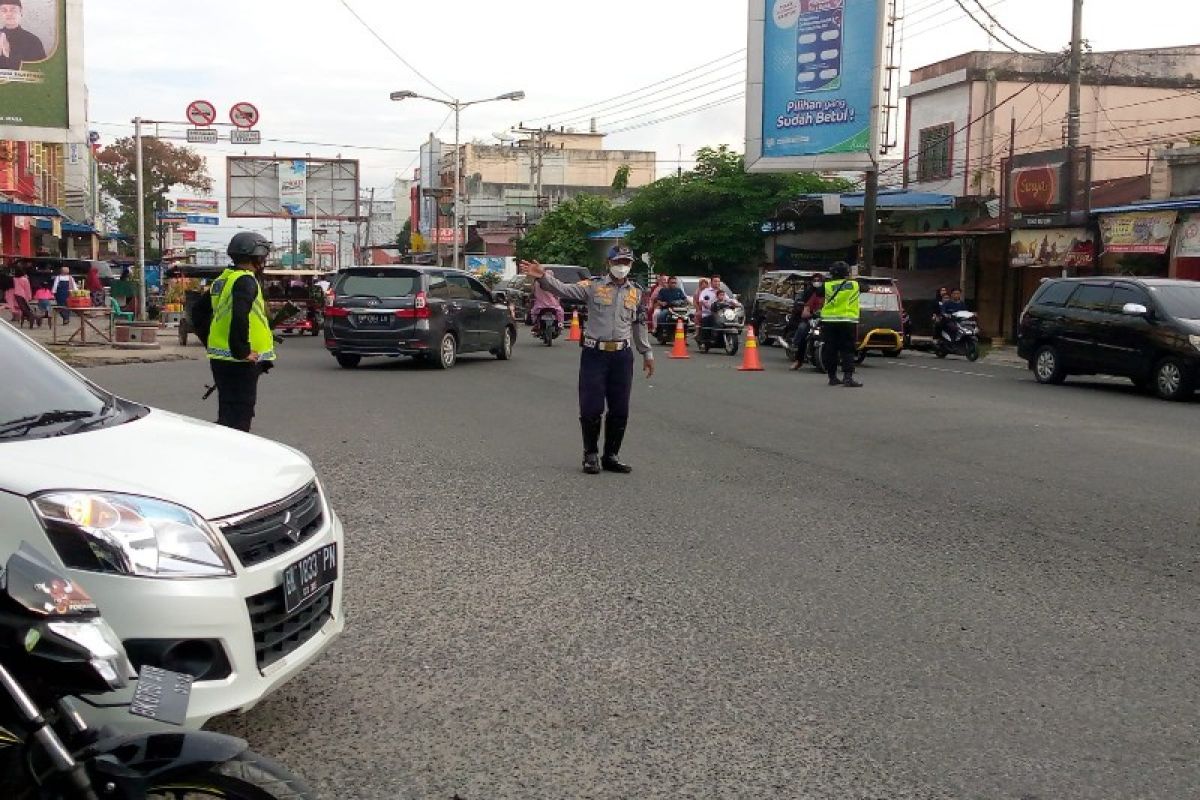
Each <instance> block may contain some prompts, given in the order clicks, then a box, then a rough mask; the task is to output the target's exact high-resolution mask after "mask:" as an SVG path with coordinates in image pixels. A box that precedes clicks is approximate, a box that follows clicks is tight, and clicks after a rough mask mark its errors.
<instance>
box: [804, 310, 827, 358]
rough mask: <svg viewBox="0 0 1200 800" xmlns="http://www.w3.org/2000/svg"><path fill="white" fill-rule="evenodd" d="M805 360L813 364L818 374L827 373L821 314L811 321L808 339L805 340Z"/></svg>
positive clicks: (814, 315)
mask: <svg viewBox="0 0 1200 800" xmlns="http://www.w3.org/2000/svg"><path fill="white" fill-rule="evenodd" d="M804 360H805V361H807V362H808V363H809V364H811V365H812V367H813V369H815V370H816V371H817V372H824V371H825V355H824V344H823V343H822V337H821V315H820V314H813V317H812V319H810V320H809V327H808V338H807V339H805V340H804Z"/></svg>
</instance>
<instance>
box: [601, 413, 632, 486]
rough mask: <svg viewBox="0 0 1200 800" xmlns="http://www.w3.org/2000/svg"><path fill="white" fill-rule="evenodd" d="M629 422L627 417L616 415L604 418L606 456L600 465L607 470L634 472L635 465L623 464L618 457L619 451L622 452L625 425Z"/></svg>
mask: <svg viewBox="0 0 1200 800" xmlns="http://www.w3.org/2000/svg"><path fill="white" fill-rule="evenodd" d="M628 423H629V419H628V418H627V417H614V416H613V415H612V414H609V415H608V416H606V417H605V418H604V458H603V459H601V460H600V465H601V466H602V467H604V469H605V471H607V472H620V473H621V474H624V475H627V474H629V473H630V472H633V467H631V466H629V465H628V464H622V463H621V462H620V461H619V460H618V459H617V453H619V452H621V440H622V439H624V438H625V426H626V425H627V424H628Z"/></svg>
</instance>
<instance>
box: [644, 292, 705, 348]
mask: <svg viewBox="0 0 1200 800" xmlns="http://www.w3.org/2000/svg"><path fill="white" fill-rule="evenodd" d="M680 320H682V321H683V333H684V335H685V336H688V335H691V333H692V331H694V330H695V329H696V323H695V322H693V321H692V312H691V309H690V308H689V307H688V304H687V303H674V304H672V305H669V306H667V307H666V308H660V309H659V310H658V312H657V315H656V316H655V317H654V338H655V339H657V340H658V343H659V344H660V345H662V346H663V347H666V346H667V345H668V344H670V343H671V342H672V341H674V339H675V328H677V327H678V326H679V321H680Z"/></svg>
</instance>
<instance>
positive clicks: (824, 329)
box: [821, 261, 862, 388]
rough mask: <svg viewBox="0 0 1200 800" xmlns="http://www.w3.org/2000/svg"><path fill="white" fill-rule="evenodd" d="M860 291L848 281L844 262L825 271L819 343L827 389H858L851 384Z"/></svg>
mask: <svg viewBox="0 0 1200 800" xmlns="http://www.w3.org/2000/svg"><path fill="white" fill-rule="evenodd" d="M861 291H862V290H861V288H860V287H859V284H858V281H856V280H851V279H850V266H849V265H848V264H847V263H846V262H845V261H839V262H837V263H836V264H834V265H833V266H832V267H830V268H829V280H827V281H825V304H824V305H823V306H822V307H821V340H822V343H823V347H822V349H823V351H824V355H825V372H826V374H827V375H829V385H830V386H850V387H855V388H857V387H859V386H862V384H861V383H859V382H858V381H856V380H854V357H855V355H856V350H857V349H858V306H859V296H860V294H861ZM839 361H840V362H841V366H842V379H841V380H838V377H837V370H838V362H839Z"/></svg>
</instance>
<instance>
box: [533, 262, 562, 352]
mask: <svg viewBox="0 0 1200 800" xmlns="http://www.w3.org/2000/svg"><path fill="white" fill-rule="evenodd" d="M546 274H547V275H549V276H550V277H551V278H553V277H554V273H553V272H552V271H551V270H546ZM543 311H553V312H554V319H555V320H557V322H558V327H559V328H562V326H563V320H564V319H565V315H564V314H563V307H562V302H561V301H560V300H559V299H558V295H556V294H552V293H551V292H548V291H546V290H545V289H543V288H542V286H541V284H539V283H538V282H537V281H534V282H533V308H532V309H531V310H530V312H529V317H530V319H531V320H532V321H533V335H534V336H540V335H541V332H542V330H541V327H540V323H539V322H538V319H539V317H540V315H541V312H543Z"/></svg>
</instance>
